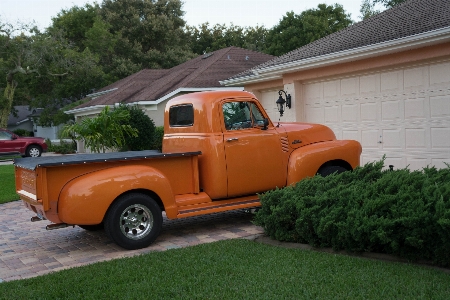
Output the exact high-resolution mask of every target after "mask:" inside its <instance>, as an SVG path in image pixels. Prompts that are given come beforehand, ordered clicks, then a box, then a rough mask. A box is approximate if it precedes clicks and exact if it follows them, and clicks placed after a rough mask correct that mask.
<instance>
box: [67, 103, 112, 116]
mask: <svg viewBox="0 0 450 300" xmlns="http://www.w3.org/2000/svg"><path fill="white" fill-rule="evenodd" d="M105 106H109V107H113V106H114V105H93V106H88V107H82V108H75V109H71V110H66V111H65V112H64V113H65V114H68V115H71V114H79V113H86V112H90V111H95V110H99V109H100V110H102V109H103V108H104V107H105Z"/></svg>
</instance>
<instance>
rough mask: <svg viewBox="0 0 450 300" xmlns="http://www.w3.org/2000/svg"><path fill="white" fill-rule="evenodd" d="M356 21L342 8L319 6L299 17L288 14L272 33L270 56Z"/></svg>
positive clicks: (270, 37) (267, 51) (307, 42)
mask: <svg viewBox="0 0 450 300" xmlns="http://www.w3.org/2000/svg"><path fill="white" fill-rule="evenodd" d="M352 23H353V21H352V20H351V19H350V14H347V13H346V12H345V10H344V8H343V7H342V5H339V4H334V5H326V4H319V5H318V6H317V9H308V10H305V11H303V12H302V13H301V14H299V15H297V14H295V13H294V12H293V11H291V12H287V13H286V16H283V18H282V19H281V21H280V23H279V24H278V25H276V26H274V27H273V28H272V29H270V30H269V33H268V35H267V39H266V42H267V49H266V53H269V54H272V55H277V56H279V55H282V54H285V53H287V52H289V51H292V50H294V49H297V48H299V47H301V46H304V45H306V44H309V43H311V42H313V41H315V40H317V39H320V38H322V37H324V36H327V35H329V34H331V33H333V32H336V31H339V30H341V29H344V28H346V27H347V26H349V25H351V24H352Z"/></svg>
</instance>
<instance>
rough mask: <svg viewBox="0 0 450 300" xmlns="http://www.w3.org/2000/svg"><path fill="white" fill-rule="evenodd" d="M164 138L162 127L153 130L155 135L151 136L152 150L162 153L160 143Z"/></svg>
mask: <svg viewBox="0 0 450 300" xmlns="http://www.w3.org/2000/svg"><path fill="white" fill-rule="evenodd" d="M163 138H164V126H158V127H156V128H155V135H154V136H153V143H152V149H155V150H159V151H162V142H163Z"/></svg>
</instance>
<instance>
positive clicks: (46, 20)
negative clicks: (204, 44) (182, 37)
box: [0, 0, 362, 30]
mask: <svg viewBox="0 0 450 300" xmlns="http://www.w3.org/2000/svg"><path fill="white" fill-rule="evenodd" d="M94 2H97V3H101V1H100V0H97V1H95V0H0V21H1V22H4V21H7V22H9V23H13V24H15V23H16V21H18V20H20V21H22V22H24V23H29V22H31V21H33V20H34V21H35V22H36V24H37V25H38V27H39V28H40V29H41V30H43V29H45V28H46V27H48V26H50V25H51V21H52V17H56V15H57V14H58V12H60V11H61V10H62V9H68V8H71V7H73V6H75V5H76V6H84V4H85V3H90V4H92V3H94ZM183 2H184V5H183V10H184V11H185V15H184V20H185V21H186V22H187V25H190V26H197V25H200V24H202V23H205V22H209V23H210V24H211V25H214V24H225V25H227V26H229V25H230V24H231V23H232V24H234V25H237V26H241V27H255V26H257V25H259V26H264V27H266V28H271V27H273V26H274V25H276V24H278V23H279V21H280V20H281V19H282V17H283V16H284V15H285V14H286V12H288V11H294V13H296V14H299V13H301V12H302V11H304V10H307V9H311V8H317V5H318V4H319V3H326V4H329V5H330V4H334V3H338V4H341V5H342V6H343V7H344V9H345V10H346V12H347V13H350V14H351V18H352V20H354V21H359V20H360V18H359V15H360V13H359V8H360V5H361V2H362V0H309V1H305V0H303V1H301V0H183Z"/></svg>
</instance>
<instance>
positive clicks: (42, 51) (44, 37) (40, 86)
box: [0, 22, 103, 127]
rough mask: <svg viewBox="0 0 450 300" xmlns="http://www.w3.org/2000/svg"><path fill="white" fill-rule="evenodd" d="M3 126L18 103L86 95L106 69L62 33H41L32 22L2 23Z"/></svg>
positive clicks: (44, 102) (43, 103) (0, 100)
mask: <svg viewBox="0 0 450 300" xmlns="http://www.w3.org/2000/svg"><path fill="white" fill-rule="evenodd" d="M0 40H1V43H0V72H1V73H2V74H5V75H6V78H5V77H4V78H5V79H6V80H5V81H3V80H1V81H0V90H1V91H0V94H2V96H1V98H0V126H2V127H6V122H7V119H8V116H9V113H10V111H11V107H12V106H13V105H15V104H31V105H32V106H33V102H36V103H38V104H37V105H36V106H34V107H37V106H39V107H47V106H48V105H47V104H48V102H47V101H53V100H54V99H56V98H60V97H64V96H65V95H77V94H83V93H84V92H86V90H88V89H89V86H91V85H92V83H93V82H94V83H95V81H101V78H102V75H103V74H102V72H101V70H99V68H98V67H97V61H96V58H95V57H94V56H93V55H92V54H91V53H90V52H89V51H83V52H78V51H76V49H74V48H73V47H72V45H70V44H69V43H67V41H66V40H65V39H64V38H61V36H60V35H56V34H55V35H49V34H47V33H41V32H40V31H39V30H37V28H35V27H32V26H31V25H17V26H14V25H12V24H9V23H1V22H0Z"/></svg>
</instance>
